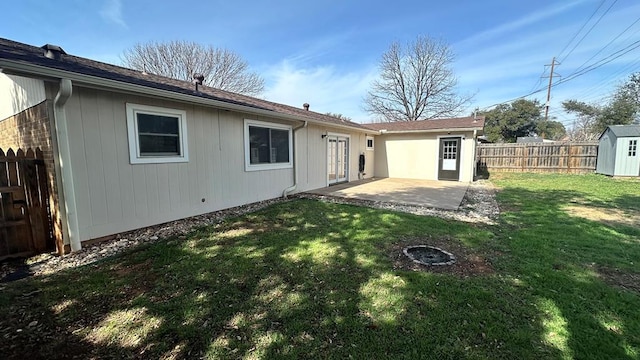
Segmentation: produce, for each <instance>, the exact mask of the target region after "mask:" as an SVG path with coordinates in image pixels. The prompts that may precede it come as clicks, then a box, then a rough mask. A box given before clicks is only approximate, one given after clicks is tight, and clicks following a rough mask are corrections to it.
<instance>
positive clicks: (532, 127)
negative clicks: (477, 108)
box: [483, 99, 562, 142]
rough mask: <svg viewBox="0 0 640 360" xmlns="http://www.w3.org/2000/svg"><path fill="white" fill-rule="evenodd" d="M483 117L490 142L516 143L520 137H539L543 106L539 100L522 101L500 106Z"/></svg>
mask: <svg viewBox="0 0 640 360" xmlns="http://www.w3.org/2000/svg"><path fill="white" fill-rule="evenodd" d="M483 115H484V116H485V125H484V132H485V134H486V135H487V138H488V139H489V141H491V142H515V141H516V139H517V138H518V137H519V136H534V135H538V131H539V129H538V125H539V123H540V122H541V121H542V106H541V105H540V103H539V102H538V100H533V101H532V100H526V99H520V100H516V101H514V102H512V103H510V104H500V105H498V106H496V107H495V108H494V109H492V110H489V111H487V112H485V113H484V114H483ZM560 125H562V124H560ZM554 126H557V125H554Z"/></svg>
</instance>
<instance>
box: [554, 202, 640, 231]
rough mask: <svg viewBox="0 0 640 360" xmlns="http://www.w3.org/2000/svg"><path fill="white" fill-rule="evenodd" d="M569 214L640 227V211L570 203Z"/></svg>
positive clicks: (609, 223)
mask: <svg viewBox="0 0 640 360" xmlns="http://www.w3.org/2000/svg"><path fill="white" fill-rule="evenodd" d="M564 209H565V211H566V212H567V214H569V215H571V216H575V217H579V218H582V219H586V220H590V221H597V222H600V223H603V224H607V225H613V226H616V225H626V226H632V227H640V212H637V211H633V210H628V209H627V210H621V209H614V208H599V207H594V206H587V205H568V206H566V207H564Z"/></svg>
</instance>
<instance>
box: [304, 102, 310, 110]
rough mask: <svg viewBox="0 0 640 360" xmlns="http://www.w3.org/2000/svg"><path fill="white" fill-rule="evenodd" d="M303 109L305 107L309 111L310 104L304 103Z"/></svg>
mask: <svg viewBox="0 0 640 360" xmlns="http://www.w3.org/2000/svg"><path fill="white" fill-rule="evenodd" d="M302 107H303V108H304V109H305V110H307V111H309V103H304V104H302Z"/></svg>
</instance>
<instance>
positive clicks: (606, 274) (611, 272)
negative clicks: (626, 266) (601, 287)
mask: <svg viewBox="0 0 640 360" xmlns="http://www.w3.org/2000/svg"><path fill="white" fill-rule="evenodd" d="M595 271H596V273H597V274H598V275H599V276H600V278H602V279H603V280H604V281H605V282H606V283H607V284H609V285H613V286H616V287H619V288H622V289H625V290H629V291H635V292H637V293H640V274H638V273H632V272H628V271H624V270H620V269H610V268H606V267H598V268H596V269H595Z"/></svg>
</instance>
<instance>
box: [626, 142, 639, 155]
mask: <svg viewBox="0 0 640 360" xmlns="http://www.w3.org/2000/svg"><path fill="white" fill-rule="evenodd" d="M628 149H629V151H628V152H627V154H628V155H629V157H635V156H636V155H637V154H638V140H637V139H631V140H629V147H628Z"/></svg>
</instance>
